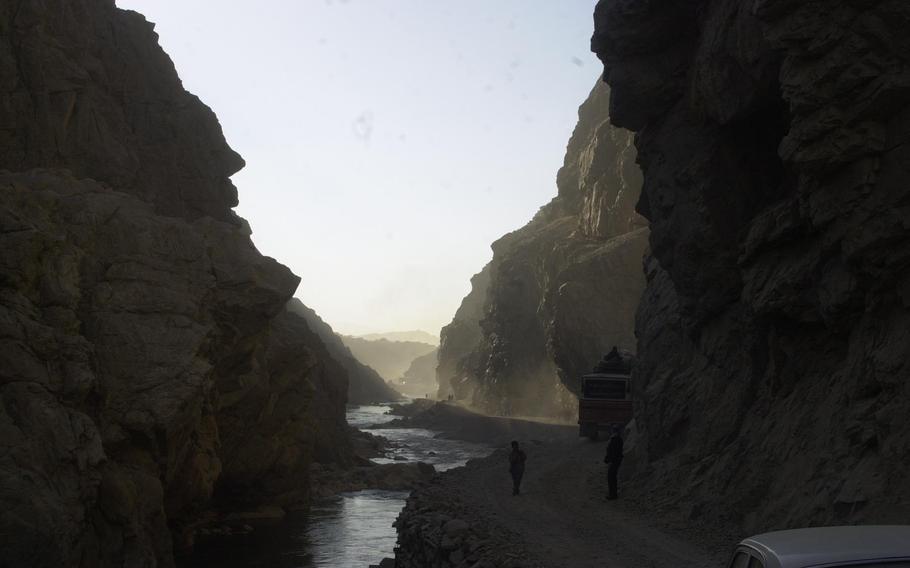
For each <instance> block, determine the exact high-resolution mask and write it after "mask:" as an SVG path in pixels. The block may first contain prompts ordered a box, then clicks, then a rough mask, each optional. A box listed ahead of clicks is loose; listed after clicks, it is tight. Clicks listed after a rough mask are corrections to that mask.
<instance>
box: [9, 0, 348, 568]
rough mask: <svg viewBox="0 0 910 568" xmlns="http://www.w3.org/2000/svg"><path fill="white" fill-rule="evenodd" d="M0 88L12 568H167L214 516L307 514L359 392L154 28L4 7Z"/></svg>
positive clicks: (110, 12)
mask: <svg viewBox="0 0 910 568" xmlns="http://www.w3.org/2000/svg"><path fill="white" fill-rule="evenodd" d="M0 78H2V81H0V203H2V206H0V447H2V451H0V565H4V566H7V565H9V566H86V567H88V566H155V565H157V566H171V565H173V557H172V550H173V549H174V548H175V547H179V546H183V545H184V544H186V543H187V542H188V540H189V538H190V531H189V530H187V527H188V526H189V525H190V524H191V523H192V522H193V520H194V519H195V518H196V516H197V515H198V514H199V512H200V511H203V510H204V509H207V508H209V507H211V506H213V504H217V505H219V506H224V507H228V508H229V507H231V506H233V505H234V504H238V505H239V504H243V505H244V506H245V505H250V504H258V503H263V502H269V503H279V504H286V503H293V502H299V501H301V500H305V499H306V489H307V475H308V471H309V464H310V462H311V461H313V460H324V461H336V462H344V461H346V460H347V459H349V453H348V451H349V450H348V445H347V444H348V443H347V438H346V425H345V424H344V402H345V393H346V388H347V377H346V373H345V371H344V370H343V369H342V368H341V367H340V366H338V365H337V364H336V363H335V362H334V361H333V360H332V359H331V358H330V357H329V356H328V354H327V353H326V351H325V348H324V347H323V345H322V343H321V342H320V341H319V340H318V338H317V337H316V336H315V335H314V334H313V333H311V332H310V331H309V329H308V328H307V326H306V324H305V322H303V320H302V319H300V318H299V317H297V316H294V315H292V314H289V313H287V312H286V311H285V304H286V302H287V301H288V299H289V298H290V297H291V295H292V294H293V292H294V290H295V288H296V286H297V284H298V281H299V279H298V278H297V277H296V276H295V275H293V274H292V273H291V272H290V271H289V270H288V269H287V268H285V267H284V266H282V265H280V264H279V263H277V262H276V261H274V260H273V259H270V258H267V257H264V256H262V255H261V254H260V253H259V252H258V251H257V250H256V248H255V247H254V246H253V244H252V242H251V240H250V233H249V228H248V227H247V226H246V223H244V222H243V221H242V220H241V219H239V218H238V217H236V216H235V215H234V214H233V212H232V211H231V209H230V208H231V207H232V206H233V205H234V204H235V202H236V197H235V194H234V191H233V186H232V185H231V184H230V180H229V179H228V176H229V175H230V174H232V173H233V172H235V171H236V170H237V169H238V168H239V167H240V166H241V165H242V161H241V160H240V158H239V157H238V156H237V155H236V154H235V153H234V152H233V151H231V150H230V148H228V146H227V144H226V143H225V141H224V138H223V137H222V135H221V130H220V127H219V126H218V123H217V121H216V119H215V117H214V115H213V114H212V112H211V111H210V110H209V109H208V108H206V107H205V106H204V105H203V104H202V103H200V102H199V101H198V100H197V99H196V98H195V97H193V96H192V95H190V94H188V93H186V92H185V91H184V90H183V89H182V87H181V86H180V82H179V79H178V78H177V75H176V72H175V71H174V68H173V65H172V64H171V62H170V60H169V59H168V57H167V56H166V55H165V54H164V53H163V52H162V51H161V49H160V48H159V47H158V46H157V44H156V36H155V34H154V33H153V32H152V26H151V25H150V24H149V23H147V22H146V21H145V20H144V19H143V18H142V17H141V16H139V15H138V14H135V13H130V12H124V11H121V10H118V9H116V8H114V6H113V3H112V2H110V1H105V0H65V1H64V0H58V1H53V0H49V1H44V2H38V1H32V0H26V1H24V2H6V3H3V4H2V5H0ZM213 496H214V497H213ZM213 498H214V500H215V501H213ZM173 537H176V541H175V540H174V539H173Z"/></svg>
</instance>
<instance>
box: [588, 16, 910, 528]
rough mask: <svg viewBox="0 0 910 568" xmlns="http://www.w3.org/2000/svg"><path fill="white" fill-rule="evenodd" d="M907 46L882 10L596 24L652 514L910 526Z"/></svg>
mask: <svg viewBox="0 0 910 568" xmlns="http://www.w3.org/2000/svg"><path fill="white" fill-rule="evenodd" d="M908 25H910V5H908V4H907V3H906V2H902V1H899V0H890V1H889V0H870V1H855V0H824V1H822V0H799V1H797V0H756V1H749V2H742V1H739V0H710V1H699V2H672V1H661V2H650V1H645V0H601V1H600V2H599V3H598V5H597V8H596V12H595V26H596V29H595V33H594V36H593V38H592V49H593V50H594V51H595V52H596V53H597V54H598V56H599V57H600V59H601V60H602V61H603V63H604V79H605V81H606V82H607V83H609V85H610V87H611V89H612V95H613V97H612V101H611V113H610V116H611V119H612V120H613V122H614V123H615V124H616V125H618V126H622V127H626V128H629V129H631V130H635V131H636V132H637V137H636V145H637V148H638V155H639V162H640V164H641V167H642V169H643V171H644V186H643V190H642V196H641V199H640V201H639V203H638V211H639V212H640V213H641V214H642V215H644V216H645V217H646V218H647V219H648V220H649V221H650V228H651V236H650V244H651V251H652V255H653V256H652V257H651V258H650V259H649V260H648V262H647V264H646V272H647V281H648V284H647V289H646V292H645V295H644V299H643V301H642V303H641V306H640V309H639V313H638V321H637V333H638V338H639V343H638V346H639V347H638V357H639V365H638V368H637V373H636V377H635V384H636V390H637V396H638V407H637V410H636V415H637V426H638V429H639V431H640V433H641V436H640V438H639V443H638V444H637V448H636V453H637V454H638V456H639V457H640V458H642V460H641V461H642V462H644V466H643V467H642V468H640V469H639V470H638V471H637V473H636V476H635V480H634V482H635V483H640V484H642V487H648V488H649V491H652V492H653V494H654V495H655V499H658V500H662V502H663V506H667V507H674V508H675V507H682V508H683V510H684V511H687V512H688V514H689V515H690V516H691V517H692V518H693V519H697V518H701V517H705V518H711V519H715V520H722V519H728V520H729V521H730V522H732V523H741V526H742V527H743V529H744V530H745V531H747V532H751V531H756V530H762V529H766V528H772V527H784V526H799V525H804V524H809V523H837V522H845V521H850V522H873V521H875V522H904V521H905V520H906V518H907V514H908V513H910V505H908V503H910V482H908V478H907V476H906V475H905V464H906V463H907V460H908V458H910V421H907V420H906V416H907V415H908V412H910V398H908V378H910V354H908V350H907V346H908V345H910V335H908V334H910V270H908V266H910V225H908V219H910V166H908V164H910V145H908V144H907V142H908V139H910V104H908V103H910V73H908V71H907V69H908V68H910V67H908V63H910V38H908V36H907V34H906V30H907V29H908ZM655 506H659V505H658V504H656V505H655Z"/></svg>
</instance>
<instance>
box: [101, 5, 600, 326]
mask: <svg viewBox="0 0 910 568" xmlns="http://www.w3.org/2000/svg"><path fill="white" fill-rule="evenodd" d="M117 5H118V6H120V7H121V8H127V9H132V10H137V11H139V12H142V13H143V14H145V16H146V17H147V18H148V19H149V20H150V21H152V22H155V24H156V28H155V29H156V31H157V32H158V34H159V35H160V38H161V39H160V41H161V45H162V46H163V47H164V49H165V51H167V52H168V54H169V55H170V56H171V58H172V59H173V60H174V63H175V65H176V67H177V71H178V72H179V73H180V77H181V79H182V80H183V83H184V86H185V87H186V88H187V89H188V90H189V91H191V92H192V93H194V94H196V95H198V96H199V97H200V98H201V99H202V100H203V102H205V103H206V104H208V105H209V106H210V107H212V109H213V110H214V111H215V113H216V114H217V115H218V118H219V120H220V121H221V125H222V127H223V128H224V133H225V137H226V138H227V140H228V143H229V144H230V145H231V146H232V147H233V148H234V149H235V150H237V151H238V152H239V153H240V154H241V155H242V156H243V157H244V159H245V160H246V163H247V165H246V168H244V169H243V170H242V171H241V172H239V173H238V174H236V175H235V176H234V177H233V180H234V183H235V184H236V185H237V188H238V190H239V192H240V206H239V207H238V208H237V212H238V213H239V214H240V215H241V216H243V217H245V218H247V219H248V220H249V221H250V224H251V225H252V228H253V241H254V242H255V243H256V246H257V247H258V248H259V250H260V251H261V252H262V253H264V254H266V255H268V256H272V257H274V258H276V259H278V260H279V261H281V262H282V263H284V264H286V265H288V266H289V267H290V268H291V269H292V270H293V271H294V272H295V273H296V274H298V275H299V276H301V277H302V278H303V281H302V282H301V284H300V288H298V290H297V294H296V295H297V297H298V298H300V299H301V300H302V301H303V302H304V303H305V304H307V305H309V306H310V307H312V308H313V309H315V310H316V311H317V312H318V313H319V314H320V315H321V316H322V317H323V319H325V320H326V321H328V322H329V323H330V324H331V325H332V326H333V327H334V328H335V329H336V331H339V332H342V333H349V334H359V333H368V332H379V331H394V330H408V329H424V330H426V331H429V332H431V333H434V334H437V333H439V329H440V327H442V326H443V325H445V324H447V323H448V322H449V321H450V320H451V318H452V315H453V314H454V313H455V310H456V309H457V308H458V305H459V303H460V302H461V299H462V298H463V297H464V296H465V294H467V292H468V291H469V290H470V282H469V280H470V278H471V276H472V275H473V274H475V273H476V272H478V271H479V270H480V269H481V268H482V267H483V265H484V264H485V263H486V262H487V261H488V260H489V259H490V258H491V256H492V252H491V251H490V244H491V243H492V242H493V241H494V240H496V239H497V238H499V237H500V236H502V235H503V234H505V233H507V232H509V231H512V230H514V229H517V228H519V227H521V226H522V225H524V224H525V223H526V222H528V221H529V220H530V219H531V217H532V216H533V215H534V213H535V212H536V211H537V209H538V208H539V207H540V206H542V205H544V204H545V203H546V202H548V201H549V200H550V199H551V198H552V197H553V196H554V195H555V194H556V183H555V180H556V171H557V169H558V168H559V166H560V165H561V164H562V159H563V155H564V153H565V147H566V143H567V141H568V139H569V135H570V134H571V132H572V129H573V127H574V126H575V122H576V118H577V116H576V112H577V109H578V105H579V104H581V102H582V101H583V100H584V98H585V97H586V96H587V94H588V92H589V91H590V89H591V87H593V85H594V83H595V81H596V80H597V77H598V75H599V73H600V66H599V64H598V62H597V60H596V58H595V57H594V56H593V54H591V53H590V52H589V49H588V41H589V38H590V36H591V32H592V28H593V23H592V13H593V10H594V0H460V1H457V2H453V1H447V2H443V1H433V0H258V1H225V0H117Z"/></svg>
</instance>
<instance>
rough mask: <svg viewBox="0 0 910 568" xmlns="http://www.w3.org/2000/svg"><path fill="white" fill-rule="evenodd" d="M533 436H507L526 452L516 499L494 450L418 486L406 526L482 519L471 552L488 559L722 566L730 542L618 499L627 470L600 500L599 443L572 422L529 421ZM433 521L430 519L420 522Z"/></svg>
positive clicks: (555, 567) (657, 567)
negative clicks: (414, 518)
mask: <svg viewBox="0 0 910 568" xmlns="http://www.w3.org/2000/svg"><path fill="white" fill-rule="evenodd" d="M458 418H459V421H460V422H462V424H463V421H464V420H466V419H467V420H470V418H469V417H466V416H464V415H461V416H459V417H458ZM516 433H517V432H516ZM535 434H539V437H536V438H530V439H529V438H525V437H521V436H516V437H518V438H519V439H521V440H522V445H523V448H524V449H525V451H526V453H527V456H528V461H527V466H526V472H525V477H524V480H523V483H522V494H521V495H520V496H517V497H513V496H512V492H511V478H510V476H509V474H508V460H507V451H506V449H505V447H503V449H501V450H497V451H496V452H495V453H494V454H493V455H491V456H489V457H487V458H483V459H481V460H473V461H472V462H470V463H469V464H468V466H467V467H465V468H461V469H459V470H454V471H451V472H449V473H447V474H445V475H443V476H441V477H440V478H439V479H437V480H436V481H435V482H434V484H433V486H432V487H430V488H427V489H423V490H418V492H417V494H418V502H415V506H414V507H413V509H414V512H413V513H411V514H413V515H423V516H424V518H422V519H420V520H419V522H417V523H412V524H411V526H418V525H420V524H421V523H424V521H426V520H427V519H432V516H433V515H439V514H444V515H446V516H447V517H456V518H460V519H463V520H465V521H466V522H467V523H468V524H470V525H472V526H475V525H476V526H481V527H483V531H482V532H483V533H484V534H485V535H488V536H486V537H484V538H488V539H489V541H490V544H489V546H488V548H489V549H490V550H491V552H489V553H484V555H482V556H478V558H484V559H487V560H489V561H490V564H491V565H497V566H510V565H511V566H522V567H529V566H540V567H548V568H586V567H598V568H648V567H654V568H664V567H666V568H671V567H672V568H685V567H693V568H694V567H699V568H703V567H711V566H716V567H722V566H725V563H726V560H727V555H728V554H729V550H730V548H731V547H732V546H733V544H735V543H734V542H730V541H729V538H728V537H725V536H722V535H718V534H716V533H714V534H712V533H710V531H706V530H704V527H698V526H687V525H686V524H685V523H684V524H683V525H682V527H680V525H679V522H678V521H679V519H678V518H676V519H674V521H675V523H666V522H663V521H664V520H665V519H662V518H653V517H649V511H647V510H642V506H641V505H639V503H641V502H643V501H642V500H641V499H629V498H624V496H623V486H622V478H623V474H624V473H625V474H626V475H628V473H627V472H623V471H622V470H621V471H620V499H619V500H617V501H607V500H606V466H605V465H604V463H603V456H604V453H605V445H606V444H605V442H604V441H601V442H598V443H592V442H589V441H588V440H585V439H579V438H578V437H577V430H576V429H575V428H567V427H564V426H563V427H559V426H550V427H542V428H537V431H536V432H535ZM627 497H628V495H627ZM644 501H645V502H646V501H647V500H644ZM418 510H419V511H422V512H418ZM432 524H433V523H432V520H431V521H430V522H429V523H425V525H426V526H430V525H432ZM671 526H672V527H674V528H672V529H671V528H669V527H671ZM690 529H691V530H690ZM412 536H413V535H412ZM427 537H428V535H426V534H423V535H420V538H421V539H422V541H427V542H428V541H429V540H432V539H429V538H427ZM412 542H417V540H416V538H415V539H413V540H412ZM418 546H420V545H418ZM457 564H458V563H453V564H452V565H457ZM404 565H405V566H407V564H404ZM434 565H436V564H434ZM438 565H440V566H446V565H449V564H446V563H441V564H438ZM469 565H470V564H469Z"/></svg>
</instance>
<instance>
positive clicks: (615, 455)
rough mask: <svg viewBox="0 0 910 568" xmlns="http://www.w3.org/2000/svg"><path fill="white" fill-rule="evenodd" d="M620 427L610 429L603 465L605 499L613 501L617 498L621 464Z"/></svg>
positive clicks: (615, 426) (617, 425)
mask: <svg viewBox="0 0 910 568" xmlns="http://www.w3.org/2000/svg"><path fill="white" fill-rule="evenodd" d="M621 432H622V427H621V426H620V425H619V424H614V425H613V427H612V428H611V434H610V441H609V442H608V443H607V455H606V456H604V463H605V464H607V485H609V494H608V495H607V499H609V500H611V501H612V500H613V499H616V497H617V496H618V491H617V483H618V481H617V479H616V476H617V474H618V473H619V466H620V464H622V436H621V435H620V433H621Z"/></svg>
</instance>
